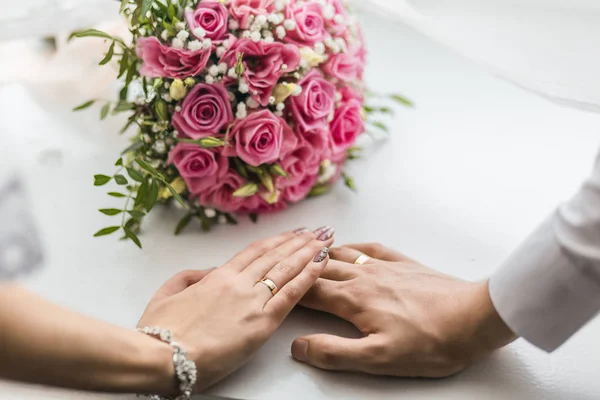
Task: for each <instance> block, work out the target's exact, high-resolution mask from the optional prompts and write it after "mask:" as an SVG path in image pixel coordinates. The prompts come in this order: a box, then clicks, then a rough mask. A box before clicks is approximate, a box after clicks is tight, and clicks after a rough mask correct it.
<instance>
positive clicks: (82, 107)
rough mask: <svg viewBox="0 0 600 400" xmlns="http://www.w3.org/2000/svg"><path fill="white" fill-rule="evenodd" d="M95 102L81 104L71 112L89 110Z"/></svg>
mask: <svg viewBox="0 0 600 400" xmlns="http://www.w3.org/2000/svg"><path fill="white" fill-rule="evenodd" d="M95 102H96V100H90V101H86V102H85V103H83V104H81V105H78V106H77V107H75V108H73V111H81V110H85V109H86V108H89V107H91V106H92V105H94V103H95Z"/></svg>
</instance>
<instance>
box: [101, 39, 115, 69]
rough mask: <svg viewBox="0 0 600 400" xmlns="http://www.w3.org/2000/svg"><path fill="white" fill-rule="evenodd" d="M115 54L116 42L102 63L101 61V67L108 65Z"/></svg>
mask: <svg viewBox="0 0 600 400" xmlns="http://www.w3.org/2000/svg"><path fill="white" fill-rule="evenodd" d="M114 54H115V42H112V44H111V45H110V47H109V48H108V52H107V53H106V56H105V57H104V58H103V59H102V61H100V64H99V65H106V64H108V63H109V62H110V60H112V58H113V55H114Z"/></svg>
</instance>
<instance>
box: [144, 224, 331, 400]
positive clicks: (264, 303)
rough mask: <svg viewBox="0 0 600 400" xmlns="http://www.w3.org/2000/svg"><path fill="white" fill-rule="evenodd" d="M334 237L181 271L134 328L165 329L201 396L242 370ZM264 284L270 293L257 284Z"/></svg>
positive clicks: (268, 244)
mask: <svg viewBox="0 0 600 400" xmlns="http://www.w3.org/2000/svg"><path fill="white" fill-rule="evenodd" d="M333 234H334V230H333V229H331V228H329V227H324V228H321V229H319V230H317V231H315V232H309V231H308V230H306V229H304V230H297V231H295V232H288V233H284V234H281V235H279V236H275V237H271V238H269V239H265V240H261V241H258V242H256V243H254V244H252V245H250V246H249V247H248V248H246V249H245V250H243V251H242V252H240V253H239V254H237V255H236V256H235V257H233V258H232V259H231V260H230V261H229V262H227V263H226V264H225V265H223V266H222V267H220V268H217V269H215V270H212V271H210V272H209V273H206V272H203V271H190V272H183V273H181V274H180V275H178V276H176V277H174V278H173V279H171V280H170V281H169V282H167V283H166V284H165V285H164V286H163V287H162V288H161V289H160V290H159V291H158V292H157V293H156V295H155V296H154V298H153V299H152V300H151V301H150V304H149V305H148V307H147V309H146V311H145V312H144V315H143V316H142V318H141V320H140V322H139V323H138V327H146V326H156V327H160V328H164V329H169V330H170V331H171V332H172V334H173V338H174V339H175V340H176V341H177V342H179V343H180V344H182V346H183V347H184V348H185V349H186V350H187V351H188V354H189V356H190V358H191V359H192V360H193V361H194V362H195V363H196V366H197V368H198V383H197V390H198V391H203V390H204V389H206V388H208V387H209V386H211V385H213V384H214V383H216V382H218V381H219V380H221V379H223V378H224V377H226V376H227V375H229V374H231V373H232V372H233V371H235V370H236V369H237V368H239V367H240V366H241V365H243V364H244V363H246V362H247V361H248V360H249V359H250V358H251V357H252V356H253V355H254V354H255V353H256V351H257V350H258V349H259V348H260V347H261V346H262V345H263V344H264V343H265V342H266V341H267V340H268V339H269V337H270V336H271V335H272V334H273V332H275V330H276V329H277V328H278V327H279V325H280V324H281V323H282V322H283V320H284V319H285V317H286V316H287V315H288V314H289V312H290V311H291V310H292V309H293V308H294V306H295V305H296V304H297V303H298V302H299V301H300V299H301V298H302V297H303V296H304V295H305V294H306V292H307V291H308V290H309V289H310V287H311V286H312V285H313V284H314V283H315V282H316V280H317V279H318V277H319V276H320V274H321V272H322V271H323V269H324V267H325V265H326V263H327V261H328V257H327V254H328V247H329V246H330V245H331V244H332V242H333ZM263 278H268V279H270V280H271V281H273V282H274V283H275V284H276V285H277V288H278V289H279V291H278V292H277V293H276V294H273V293H272V292H271V290H270V289H269V288H268V287H267V286H266V285H265V284H263V283H260V281H261V280H262V279H263Z"/></svg>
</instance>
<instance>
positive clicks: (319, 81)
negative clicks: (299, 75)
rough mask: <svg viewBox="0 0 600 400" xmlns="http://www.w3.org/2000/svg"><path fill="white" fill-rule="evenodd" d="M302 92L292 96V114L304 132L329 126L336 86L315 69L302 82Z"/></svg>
mask: <svg viewBox="0 0 600 400" xmlns="http://www.w3.org/2000/svg"><path fill="white" fill-rule="evenodd" d="M299 85H300V86H301V87H302V93H301V94H300V95H299V96H292V97H290V99H289V103H290V106H291V110H292V115H293V116H294V120H295V122H296V125H297V127H298V131H299V132H301V133H302V134H305V135H306V134H308V133H314V132H315V131H316V130H320V129H323V128H324V127H326V126H327V118H328V117H329V115H330V114H331V113H332V112H333V108H334V106H335V86H334V85H333V84H332V83H330V82H328V81H326V80H325V79H324V78H323V76H322V75H321V73H320V72H319V71H318V70H316V69H313V70H312V71H311V72H309V73H308V75H306V76H305V77H304V78H303V79H302V80H301V81H300V82H299Z"/></svg>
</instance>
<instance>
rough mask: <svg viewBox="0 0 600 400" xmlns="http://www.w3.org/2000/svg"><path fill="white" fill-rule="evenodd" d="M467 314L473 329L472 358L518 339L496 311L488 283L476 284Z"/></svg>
mask: <svg viewBox="0 0 600 400" xmlns="http://www.w3.org/2000/svg"><path fill="white" fill-rule="evenodd" d="M468 314H469V316H470V317H471V324H472V325H471V326H472V328H473V338H474V343H473V344H474V350H475V352H474V358H479V357H482V356H485V355H487V354H489V353H491V352H493V351H495V350H498V349H500V348H502V347H504V346H506V345H508V344H510V343H512V342H513V341H515V340H516V339H517V338H518V336H517V335H516V334H515V333H514V332H513V331H512V330H511V329H510V328H509V327H508V325H506V323H505V322H504V320H502V317H500V314H498V311H496V308H495V307H494V304H493V303H492V299H491V298H490V292H489V284H488V281H485V282H482V283H478V284H476V287H475V290H474V292H473V296H471V302H470V303H469V304H468Z"/></svg>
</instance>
